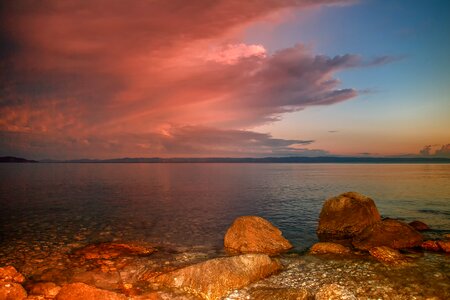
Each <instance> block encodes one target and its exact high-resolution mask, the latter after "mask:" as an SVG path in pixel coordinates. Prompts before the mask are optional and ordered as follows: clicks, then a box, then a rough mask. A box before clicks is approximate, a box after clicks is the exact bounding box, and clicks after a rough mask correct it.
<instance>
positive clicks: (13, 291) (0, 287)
mask: <svg viewBox="0 0 450 300" xmlns="http://www.w3.org/2000/svg"><path fill="white" fill-rule="evenodd" d="M26 298H27V292H26V291H25V289H24V288H23V287H22V286H21V285H20V284H18V283H15V282H0V299H1V300H23V299H26Z"/></svg>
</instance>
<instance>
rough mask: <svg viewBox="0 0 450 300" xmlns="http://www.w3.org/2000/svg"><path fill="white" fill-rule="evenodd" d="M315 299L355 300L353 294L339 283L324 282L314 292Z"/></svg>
mask: <svg viewBox="0 0 450 300" xmlns="http://www.w3.org/2000/svg"><path fill="white" fill-rule="evenodd" d="M314 299H315V300H356V297H355V295H354V294H353V293H352V292H350V291H349V290H347V289H346V288H344V287H343V286H340V285H339V284H336V283H332V284H325V285H324V286H322V287H321V288H320V289H319V291H318V292H317V293H316V296H315V298H314Z"/></svg>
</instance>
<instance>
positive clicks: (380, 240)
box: [352, 219, 423, 250]
mask: <svg viewBox="0 0 450 300" xmlns="http://www.w3.org/2000/svg"><path fill="white" fill-rule="evenodd" d="M422 239H423V237H422V235H421V234H420V233H418V232H417V231H416V230H415V229H414V228H412V227H411V226H409V225H408V224H406V223H403V222H400V221H397V220H394V219H384V220H383V221H381V222H378V223H375V224H373V225H371V226H369V227H367V228H366V229H365V230H364V231H363V232H362V233H361V234H360V235H359V236H357V237H356V238H355V239H354V240H353V242H352V244H353V246H354V247H355V248H357V249H360V250H369V249H371V248H373V247H379V246H387V247H389V248H392V249H403V248H413V247H417V246H420V245H421V244H422Z"/></svg>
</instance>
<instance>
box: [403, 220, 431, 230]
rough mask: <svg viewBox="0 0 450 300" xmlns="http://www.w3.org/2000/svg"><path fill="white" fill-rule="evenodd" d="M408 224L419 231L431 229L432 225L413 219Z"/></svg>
mask: <svg viewBox="0 0 450 300" xmlns="http://www.w3.org/2000/svg"><path fill="white" fill-rule="evenodd" d="M408 225H409V226H411V227H412V228H414V229H415V230H417V231H425V230H430V227H428V225H427V224H425V223H424V222H420V221H412V222H410V223H408Z"/></svg>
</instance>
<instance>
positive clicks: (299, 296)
mask: <svg viewBox="0 0 450 300" xmlns="http://www.w3.org/2000/svg"><path fill="white" fill-rule="evenodd" d="M250 297H251V298H250V299H254V300H280V299H283V300H307V299H309V298H310V297H309V294H308V291H307V290H306V289H303V288H298V289H295V288H262V289H257V290H253V291H251V292H250Z"/></svg>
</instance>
